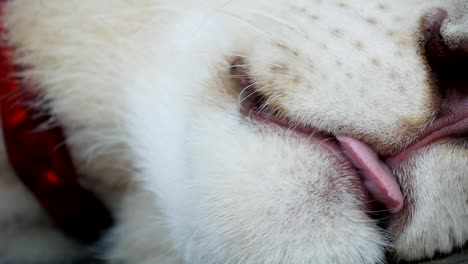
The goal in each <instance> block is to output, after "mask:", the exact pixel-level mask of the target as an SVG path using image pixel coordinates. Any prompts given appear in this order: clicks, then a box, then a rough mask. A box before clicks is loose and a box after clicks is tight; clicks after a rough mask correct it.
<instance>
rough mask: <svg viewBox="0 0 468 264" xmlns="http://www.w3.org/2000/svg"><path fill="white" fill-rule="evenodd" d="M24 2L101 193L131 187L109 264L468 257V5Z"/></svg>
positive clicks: (22, 41)
mask: <svg viewBox="0 0 468 264" xmlns="http://www.w3.org/2000/svg"><path fill="white" fill-rule="evenodd" d="M13 2H16V5H15V4H13V5H11V10H13V11H12V12H13V13H14V12H17V13H16V14H17V15H16V16H15V15H12V16H11V17H10V20H9V21H10V25H11V26H10V30H11V32H13V34H12V35H11V38H10V40H11V43H13V44H14V45H15V46H16V47H20V50H21V53H20V54H21V56H22V57H21V58H22V62H23V63H27V64H28V65H32V68H35V69H40V71H38V72H34V71H32V72H31V78H32V79H33V80H35V81H36V82H38V83H40V84H41V85H40V87H41V92H42V93H44V94H45V95H46V97H47V98H48V99H49V100H50V102H51V105H50V106H51V108H52V109H53V110H54V111H55V113H56V114H57V116H58V117H59V118H60V120H61V122H62V123H63V124H64V125H65V127H67V128H68V133H69V138H71V139H75V140H70V143H69V144H70V146H71V148H72V149H73V150H74V157H75V161H76V163H77V164H80V168H81V170H82V171H84V172H86V175H89V176H88V177H89V179H87V180H88V181H91V182H93V181H99V182H100V183H103V185H106V186H107V187H106V188H101V189H100V188H95V189H96V190H95V191H96V192H98V193H101V196H103V197H108V195H107V192H111V191H109V189H112V188H114V187H112V186H114V185H113V184H116V183H115V182H116V181H123V182H127V183H128V182H130V183H131V184H130V185H131V187H129V190H127V191H126V192H124V194H122V196H123V197H124V198H123V201H122V202H120V200H119V205H118V206H115V207H116V208H117V209H115V211H116V215H117V216H118V219H119V221H118V224H117V226H116V228H115V232H114V234H113V236H112V239H110V240H111V241H112V243H111V245H112V248H113V249H112V250H111V251H110V253H109V254H108V257H109V258H110V259H113V260H125V261H127V262H128V263H148V262H145V261H149V262H150V261H167V262H168V263H175V262H177V261H185V262H186V263H380V262H381V261H383V260H384V256H385V254H386V253H388V254H389V255H390V256H391V257H392V258H394V259H405V260H417V259H422V258H430V257H433V256H434V255H435V254H436V253H449V252H451V251H452V250H454V249H456V248H459V247H461V246H463V245H464V243H465V242H466V240H467V238H468V205H467V198H468V196H467V188H468V177H467V175H466V173H467V169H468V158H467V157H468V156H467V153H468V152H467V147H468V145H467V141H466V135H467V132H468V121H466V120H468V119H467V118H468V111H467V109H468V78H467V76H468V72H467V71H468V6H467V4H466V3H465V2H464V1H457V0H450V1H435V0H434V1H432V0H431V1H422V0H421V1H419V0H410V1H408V0H406V1H400V0H398V1H385V0H380V1H364V0H349V1H320V0H310V1H301V0H274V1H263V0H250V1H244V0H242V1H229V2H226V1H216V0H210V1H198V2H197V1H195V2H194V1H182V0H178V1H124V0H122V1H116V2H112V1H102V2H100V3H99V4H98V3H93V4H91V3H86V4H85V3H83V2H73V3H72V2H70V3H63V2H59V1H52V2H50V3H49V2H47V4H45V3H43V4H44V6H46V8H42V9H41V8H40V6H41V4H36V3H34V4H31V3H28V6H26V2H27V1H13ZM46 11H47V12H46ZM20 12H22V13H21V14H20ZM28 12H29V13H28ZM31 12H44V14H47V16H41V18H40V19H38V18H37V17H32V16H23V14H33V13H31ZM65 18H66V19H65ZM59 22H60V23H59ZM15 32H16V33H15ZM93 132H94V133H93ZM96 132H97V133H96ZM113 150H116V151H113ZM90 155H91V156H92V157H93V160H92V161H89V159H90V158H89V156H90ZM85 161H87V162H85ZM116 161H118V162H116ZM117 163H118V165H117ZM122 164H125V168H123V169H122V168H120V167H121V165H122ZM117 167H118V168H117ZM115 171H118V173H116V174H117V175H118V177H116V178H113V177H112V176H110V174H109V172H115ZM116 179H117V180H116ZM109 186H111V187H109ZM104 189H105V191H103V190H104ZM112 197H113V196H112ZM103 199H105V200H106V199H107V200H108V203H109V204H113V205H115V203H116V200H113V199H110V198H103Z"/></svg>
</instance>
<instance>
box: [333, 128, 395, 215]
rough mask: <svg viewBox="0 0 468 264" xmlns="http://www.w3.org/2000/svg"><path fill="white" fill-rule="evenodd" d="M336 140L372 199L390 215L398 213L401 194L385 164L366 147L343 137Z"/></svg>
mask: <svg viewBox="0 0 468 264" xmlns="http://www.w3.org/2000/svg"><path fill="white" fill-rule="evenodd" d="M337 139H338V141H339V142H340V143H341V147H342V148H343V150H344V152H345V155H346V156H347V157H348V158H349V159H350V160H351V162H352V163H353V165H354V167H356V168H357V169H359V170H360V171H361V174H362V177H363V181H364V185H365V186H366V188H367V190H368V191H369V193H370V194H371V195H372V196H373V197H374V199H376V200H377V201H379V202H380V203H382V204H384V205H385V206H386V207H387V208H388V209H389V210H390V212H391V213H397V212H399V211H400V210H401V208H402V207H403V194H402V193H401V190H400V185H399V184H398V183H397V181H396V178H395V176H394V175H393V174H392V173H391V171H390V169H389V168H388V166H387V164H385V163H384V162H383V161H381V160H380V159H379V157H378V156H377V153H376V152H375V151H374V150H373V149H371V148H370V147H369V146H368V145H366V144H364V143H362V142H360V141H358V140H355V139H352V138H350V137H345V136H338V137H337Z"/></svg>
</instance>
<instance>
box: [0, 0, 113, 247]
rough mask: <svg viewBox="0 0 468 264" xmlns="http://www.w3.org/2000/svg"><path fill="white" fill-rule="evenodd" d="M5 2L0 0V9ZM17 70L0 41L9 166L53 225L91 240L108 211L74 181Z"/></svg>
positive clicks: (0, 97)
mask: <svg viewBox="0 0 468 264" xmlns="http://www.w3.org/2000/svg"><path fill="white" fill-rule="evenodd" d="M5 2H6V1H4V0H0V8H1V7H2V6H3V4H4V3H5ZM2 14H3V9H0V35H2V34H4V33H5V32H6V29H5V28H4V26H3V22H2V21H1V18H2ZM1 39H3V38H0V40H1ZM20 72H21V68H20V67H19V66H17V65H15V64H14V61H13V55H12V49H10V48H9V47H8V45H7V44H6V43H2V42H0V111H1V113H0V114H1V123H2V129H3V136H4V142H5V146H6V150H7V154H8V158H9V161H10V163H11V166H12V168H13V169H14V170H15V172H16V174H17V176H18V177H19V179H20V180H21V181H22V182H23V183H24V184H25V185H26V186H27V187H28V188H29V190H31V192H32V193H33V194H34V196H35V197H36V198H37V200H38V201H39V202H40V204H41V205H42V207H43V208H44V209H45V211H46V212H47V213H48V214H49V216H50V217H51V219H52V221H53V222H54V223H55V224H56V225H57V227H58V228H60V229H62V230H63V231H64V232H65V233H66V234H67V235H69V236H71V237H73V238H75V239H76V240H78V241H80V242H83V243H93V242H95V241H96V240H98V239H99V238H100V236H101V234H102V232H103V231H105V230H106V229H108V228H109V227H110V226H111V225H112V223H113V220H112V217H111V214H110V213H109V211H108V210H107V208H106V207H105V206H104V205H103V204H102V203H101V202H100V201H99V200H98V199H97V198H96V197H95V196H94V195H93V194H92V193H91V192H89V191H87V190H85V189H83V188H82V187H81V186H80V185H79V183H78V176H77V173H76V170H75V168H74V166H73V163H72V160H71V158H70V155H69V152H68V149H67V146H66V144H64V142H65V137H64V134H63V130H62V128H61V127H60V126H58V125H55V124H54V125H50V122H49V123H48V121H49V120H51V116H50V114H49V113H48V111H47V109H38V108H37V106H34V102H37V97H38V96H37V95H35V94H34V92H33V89H32V88H33V86H32V84H31V83H29V82H27V81H25V80H24V79H21V78H20V77H19V73H20ZM47 124H48V125H47ZM0 177H1V175H0Z"/></svg>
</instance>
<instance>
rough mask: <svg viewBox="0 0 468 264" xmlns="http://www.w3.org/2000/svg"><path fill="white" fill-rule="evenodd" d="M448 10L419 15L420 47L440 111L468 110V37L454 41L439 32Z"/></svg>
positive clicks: (441, 112) (443, 112)
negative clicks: (435, 91)
mask: <svg viewBox="0 0 468 264" xmlns="http://www.w3.org/2000/svg"><path fill="white" fill-rule="evenodd" d="M448 21H449V16H448V13H447V11H445V10H443V9H436V10H435V11H433V12H431V13H430V14H428V15H426V16H425V17H423V19H422V31H423V38H424V40H423V45H424V47H423V51H424V54H425V57H426V59H427V63H428V65H429V66H430V69H431V70H432V75H433V77H434V78H435V81H436V84H437V86H438V87H439V91H438V93H439V94H440V95H441V97H442V99H443V100H442V105H441V111H440V115H443V116H444V117H445V118H448V116H450V115H457V116H458V115H459V114H460V111H462V112H464V111H468V37H467V38H465V39H461V40H459V41H458V42H457V44H456V45H453V43H451V40H450V39H448V38H447V36H445V37H444V34H442V30H443V26H444V23H447V22H448Z"/></svg>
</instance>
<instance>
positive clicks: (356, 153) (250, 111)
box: [241, 84, 404, 213]
mask: <svg viewBox="0 0 468 264" xmlns="http://www.w3.org/2000/svg"><path fill="white" fill-rule="evenodd" d="M249 85H251V84H249ZM249 85H246V87H247V86H249ZM243 93H245V94H246V95H247V96H245V97H244V98H241V99H242V103H241V113H243V114H244V115H245V116H248V117H250V118H252V119H254V120H257V121H259V122H261V123H262V124H266V125H277V126H279V127H283V128H285V129H286V130H288V131H291V132H294V133H296V134H297V135H299V136H301V137H306V138H307V140H308V142H309V143H310V144H314V145H318V146H319V147H320V148H321V149H323V150H325V151H327V152H329V153H331V154H332V155H334V156H336V157H337V158H339V159H340V160H342V161H348V162H349V163H350V164H352V165H353V167H354V168H356V171H358V172H359V175H360V178H361V180H362V182H363V186H364V187H365V189H366V190H367V192H368V194H370V195H371V196H372V198H373V199H374V200H375V201H377V202H379V203H381V204H383V205H384V206H385V207H386V208H387V209H388V210H389V212H390V213H397V212H399V211H400V210H401V209H402V208H403V204H404V202H403V194H402V192H401V190H400V185H399V184H398V182H397V180H396V177H395V176H394V175H393V174H392V173H391V171H390V169H389V167H388V165H387V164H386V163H385V162H383V161H381V160H380V159H379V156H378V154H377V153H376V152H375V151H374V150H373V149H372V148H371V147H369V146H368V145H366V144H364V143H363V142H361V141H358V140H356V139H353V138H351V137H347V136H336V137H334V136H332V135H329V134H326V133H323V132H319V131H317V130H316V129H313V128H310V127H308V126H305V125H302V124H296V123H294V122H291V121H290V120H287V119H284V118H280V117H278V115H277V114H276V113H274V112H271V111H269V109H268V107H265V105H264V98H263V96H262V95H259V94H258V93H257V92H256V91H255V88H252V89H246V90H245V91H244V92H243ZM366 196H367V194H366Z"/></svg>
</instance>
